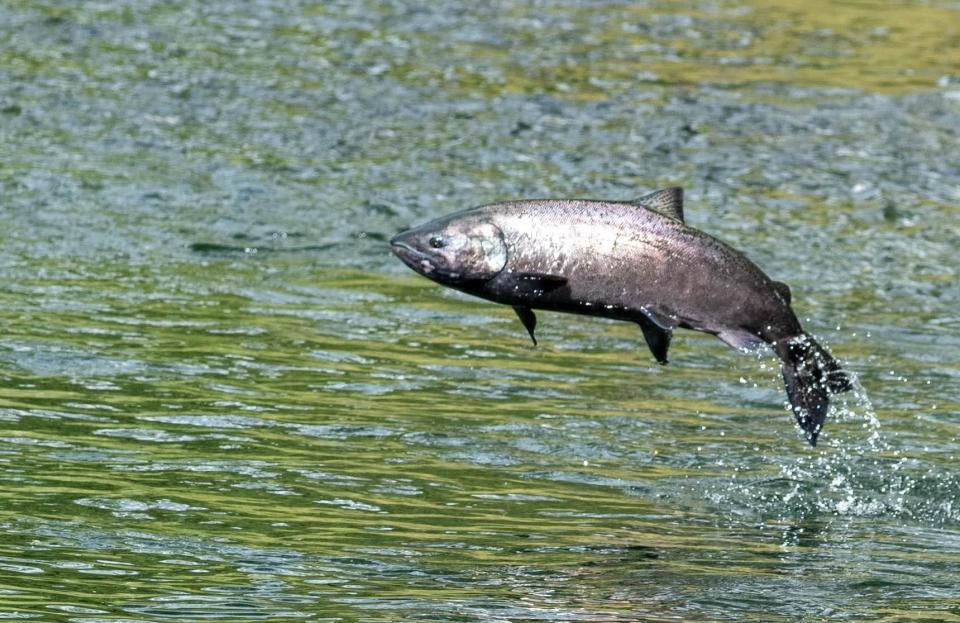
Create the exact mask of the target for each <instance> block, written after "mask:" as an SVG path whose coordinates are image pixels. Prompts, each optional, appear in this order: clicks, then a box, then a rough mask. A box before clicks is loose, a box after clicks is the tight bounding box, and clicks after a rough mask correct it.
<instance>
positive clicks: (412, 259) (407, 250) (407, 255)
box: [390, 231, 434, 275]
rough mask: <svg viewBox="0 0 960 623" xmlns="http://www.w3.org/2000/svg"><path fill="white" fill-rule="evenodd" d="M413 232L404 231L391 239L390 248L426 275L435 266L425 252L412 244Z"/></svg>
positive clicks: (403, 260) (407, 263) (401, 258)
mask: <svg viewBox="0 0 960 623" xmlns="http://www.w3.org/2000/svg"><path fill="white" fill-rule="evenodd" d="M411 238H412V232H409V231H407V232H402V233H399V234H397V235H396V236H394V237H393V238H391V239H390V250H391V251H393V254H394V255H396V256H397V257H398V258H400V261H402V262H403V263H404V264H406V265H407V266H409V267H410V268H412V269H413V270H415V271H417V272H418V273H420V274H422V275H426V274H427V273H430V272H431V271H433V269H434V266H433V263H432V262H431V261H430V259H429V258H428V257H427V255H426V254H425V253H423V252H422V251H420V250H419V249H417V248H416V246H414V245H413V244H411V242H412V241H411Z"/></svg>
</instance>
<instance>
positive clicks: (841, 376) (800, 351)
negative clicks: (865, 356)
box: [775, 333, 853, 446]
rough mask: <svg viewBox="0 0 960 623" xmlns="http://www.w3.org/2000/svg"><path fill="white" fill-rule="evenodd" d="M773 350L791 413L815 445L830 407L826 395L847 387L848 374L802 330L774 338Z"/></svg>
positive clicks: (849, 382)
mask: <svg viewBox="0 0 960 623" xmlns="http://www.w3.org/2000/svg"><path fill="white" fill-rule="evenodd" d="M775 349H776V351H777V355H778V356H779V357H780V362H781V371H782V372H783V381H784V383H785V384H786V386H787V397H788V398H789V399H790V405H791V407H792V408H793V414H794V416H796V418H797V423H798V424H799V425H800V428H802V429H803V430H804V432H805V433H806V434H807V441H809V442H810V445H811V446H815V445H817V436H818V435H819V434H820V429H821V428H822V427H823V421H824V419H826V417H827V410H828V409H829V407H830V394H838V393H840V392H845V391H847V390H849V389H851V388H852V386H853V385H852V382H851V380H850V377H849V375H848V374H847V373H846V372H844V371H843V370H842V369H841V368H840V364H838V363H837V360H836V359H834V358H833V356H832V355H831V354H830V353H828V352H827V351H826V349H824V348H823V347H822V346H820V344H817V341H816V340H814V339H813V338H812V337H810V336H809V335H807V334H806V333H801V334H800V335H798V336H796V337H792V338H789V339H785V340H781V341H778V342H777V343H776V345H775Z"/></svg>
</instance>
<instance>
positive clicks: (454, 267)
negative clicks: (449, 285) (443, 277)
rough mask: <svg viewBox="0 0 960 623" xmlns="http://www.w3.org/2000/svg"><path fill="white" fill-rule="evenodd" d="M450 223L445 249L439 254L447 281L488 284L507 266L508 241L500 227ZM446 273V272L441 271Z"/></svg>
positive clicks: (484, 223)
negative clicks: (482, 282) (444, 265)
mask: <svg viewBox="0 0 960 623" xmlns="http://www.w3.org/2000/svg"><path fill="white" fill-rule="evenodd" d="M463 225H464V226H463V227H457V226H456V223H451V227H450V228H449V230H452V231H449V233H448V234H447V235H446V236H445V238H446V239H447V241H448V242H447V245H446V246H445V248H442V249H438V251H439V252H440V253H441V254H442V255H443V256H445V257H444V259H446V262H445V263H446V265H447V266H448V267H449V271H450V274H449V277H450V278H452V279H463V280H467V281H489V280H490V279H493V278H494V277H496V276H497V274H498V273H499V272H500V271H502V270H503V269H504V267H505V266H506V265H507V241H506V239H505V238H504V236H503V232H502V231H501V230H500V228H499V227H497V226H496V225H494V224H493V223H489V222H478V223H472V224H468V223H464V224H463ZM442 272H445V271H442Z"/></svg>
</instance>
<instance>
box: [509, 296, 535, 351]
mask: <svg viewBox="0 0 960 623" xmlns="http://www.w3.org/2000/svg"><path fill="white" fill-rule="evenodd" d="M513 311H515V312H517V316H518V317H519V318H520V322H522V323H523V327H524V328H525V329H526V330H527V333H529V334H530V339H531V340H533V345H534V346H536V345H537V338H536V337H534V335H533V332H534V331H536V329H537V315H536V314H534V313H533V310H532V309H530V308H529V307H521V306H519V305H514V307H513Z"/></svg>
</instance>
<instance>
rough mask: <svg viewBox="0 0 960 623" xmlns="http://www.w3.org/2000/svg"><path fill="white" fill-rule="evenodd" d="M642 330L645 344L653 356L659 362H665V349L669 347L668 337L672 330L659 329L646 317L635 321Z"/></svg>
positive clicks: (671, 334) (670, 335)
mask: <svg viewBox="0 0 960 623" xmlns="http://www.w3.org/2000/svg"><path fill="white" fill-rule="evenodd" d="M637 324H639V325H640V328H641V329H642V330H643V337H644V339H646V340H647V346H649V347H650V352H651V353H653V356H654V358H655V359H656V360H657V362H659V363H661V364H665V363H667V350H668V349H669V348H670V338H671V337H672V336H673V332H671V331H669V330H667V329H661V328H660V327H658V326H657V325H656V324H654V323H653V322H651V321H650V320H648V319H646V318H642V319H641V320H638V321H637Z"/></svg>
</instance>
